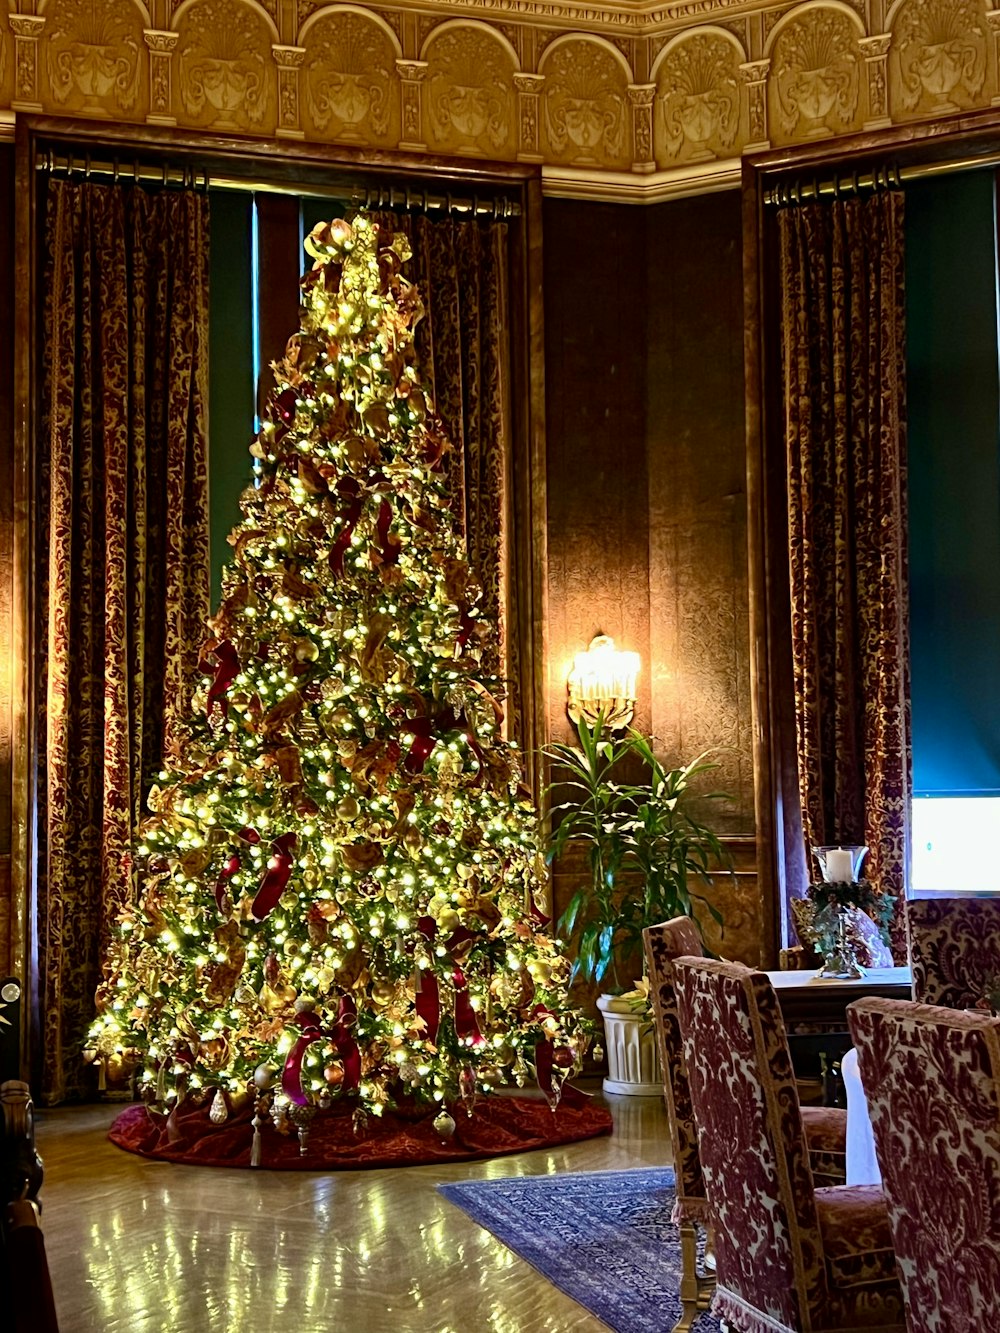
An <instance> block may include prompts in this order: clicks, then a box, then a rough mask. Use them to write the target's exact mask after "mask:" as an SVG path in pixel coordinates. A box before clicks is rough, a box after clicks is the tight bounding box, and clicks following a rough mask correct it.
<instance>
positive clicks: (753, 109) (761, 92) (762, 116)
mask: <svg viewBox="0 0 1000 1333" xmlns="http://www.w3.org/2000/svg"><path fill="white" fill-rule="evenodd" d="M770 68H771V62H770V60H748V61H747V62H746V64H745V65H741V66H740V73H741V74H742V75H743V82H744V83H745V84H746V86H747V125H748V126H749V133H750V142H749V143H748V144H745V145H744V147H743V151H744V153H752V152H756V151H757V150H758V149H761V148H770V147H771V140H770V138H769V136H768V130H767V74H768V70H769V69H770Z"/></svg>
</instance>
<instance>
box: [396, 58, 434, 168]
mask: <svg viewBox="0 0 1000 1333" xmlns="http://www.w3.org/2000/svg"><path fill="white" fill-rule="evenodd" d="M396 69H397V70H398V72H399V78H400V81H401V89H400V91H401V95H402V111H403V133H402V137H401V139H400V141H399V146H400V148H409V149H416V150H418V151H422V150H423V149H425V148H426V147H427V145H426V143H424V130H423V119H424V116H423V105H422V103H421V100H420V85H421V84H422V83H423V81H424V78H425V77H426V75H427V61H426V60H397V61H396Z"/></svg>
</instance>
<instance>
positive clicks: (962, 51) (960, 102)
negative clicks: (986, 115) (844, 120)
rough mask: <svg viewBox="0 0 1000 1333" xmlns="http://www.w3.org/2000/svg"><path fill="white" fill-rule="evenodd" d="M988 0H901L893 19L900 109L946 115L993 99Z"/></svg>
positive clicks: (899, 111) (900, 115) (915, 113)
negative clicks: (989, 71)
mask: <svg viewBox="0 0 1000 1333" xmlns="http://www.w3.org/2000/svg"><path fill="white" fill-rule="evenodd" d="M998 18H1000V14H997V13H996V12H994V14H993V20H994V22H993V24H992V25H991V24H990V20H989V15H988V14H987V11H986V5H985V3H984V0H901V2H900V3H899V4H898V5H897V7H896V12H895V16H894V18H893V22H892V30H893V45H892V67H893V71H894V74H895V80H894V82H895V83H896V86H897V88H898V96H897V105H896V107H895V113H896V115H897V117H898V118H900V119H902V118H903V117H906V116H910V115H913V116H941V115H947V114H948V113H950V112H953V111H961V110H967V109H968V108H970V107H974V106H982V105H984V103H985V104H988V103H989V96H988V95H987V94H986V72H987V65H988V63H989V45H990V43H989V31H990V26H993V30H994V32H996V31H997V29H996V26H995V25H996V20H997V19H998Z"/></svg>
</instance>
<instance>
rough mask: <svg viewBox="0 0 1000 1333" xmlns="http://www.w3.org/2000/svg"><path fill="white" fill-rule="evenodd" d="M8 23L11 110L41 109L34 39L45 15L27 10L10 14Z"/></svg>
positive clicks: (36, 39) (36, 46)
mask: <svg viewBox="0 0 1000 1333" xmlns="http://www.w3.org/2000/svg"><path fill="white" fill-rule="evenodd" d="M10 26H11V29H12V31H13V33H14V46H15V52H14V100H13V101H12V102H11V104H10V105H11V109H12V110H14V111H41V110H42V109H43V108H42V103H41V99H40V98H39V95H38V39H39V37H40V36H41V35H42V29H43V28H44V27H45V19H43V18H35V17H32V16H29V15H27V14H22V15H17V14H11V16H10Z"/></svg>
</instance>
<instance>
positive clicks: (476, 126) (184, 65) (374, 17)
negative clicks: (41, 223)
mask: <svg viewBox="0 0 1000 1333" xmlns="http://www.w3.org/2000/svg"><path fill="white" fill-rule="evenodd" d="M5 3H6V5H7V7H8V8H9V11H10V12H9V15H8V17H7V22H6V24H3V23H0V111H2V110H3V109H4V108H11V109H13V110H14V111H17V110H32V111H51V112H58V113H59V114H63V115H71V116H74V115H75V116H111V117H114V118H116V119H118V120H125V121H135V122H137V123H142V122H144V121H145V122H150V123H153V124H156V123H160V124H168V125H172V124H177V125H180V126H186V127H189V128H192V129H199V130H208V131H211V130H218V131H219V132H220V133H222V134H232V133H239V134H250V135H264V136H269V137H270V136H275V135H276V136H278V137H284V138H292V139H308V140H312V141H317V142H330V143H345V144H353V145H360V146H365V145H367V146H371V147H373V148H402V149H404V150H414V151H419V152H426V153H428V154H430V155H432V156H433V155H436V154H440V155H447V156H455V155H456V154H457V155H464V156H469V157H474V158H480V159H483V160H491V161H515V160H516V161H523V162H540V163H541V164H542V175H543V182H544V184H545V186H546V189H547V191H548V192H549V193H551V194H571V195H572V194H575V195H579V196H582V197H589V198H607V199H623V200H635V201H646V202H652V201H654V200H655V199H657V198H661V197H666V196H667V195H669V194H671V193H690V192H693V191H695V190H698V189H699V188H701V189H703V188H705V186H706V185H707V184H713V185H722V184H725V183H727V182H732V183H735V182H736V181H737V180H738V179H739V171H740V158H741V155H743V154H744V153H747V152H751V151H754V152H756V151H759V150H762V149H766V148H768V147H771V146H778V145H785V144H791V143H797V142H805V141H809V140H811V139H815V138H819V137H831V138H832V137H834V136H836V135H842V134H848V133H852V132H854V131H857V130H862V129H874V128H877V127H879V126H885V125H890V124H893V123H900V122H906V121H912V120H917V119H921V118H924V119H926V118H929V117H934V118H940V117H942V116H949V115H954V114H958V113H960V112H963V111H968V110H969V109H971V108H975V107H979V106H988V105H989V104H990V103H991V102H996V101H1000V74H998V47H1000V8H994V7H993V4H994V3H996V4H997V5H1000V0H850V2H848V0H800V2H799V3H797V4H790V3H784V4H782V3H777V4H775V3H765V2H764V0H672V2H671V0H665V2H664V3H663V4H660V5H657V4H655V3H653V4H644V5H639V4H636V3H634V2H633V0H602V2H600V3H596V4H585V3H583V0H419V3H418V0H396V2H395V3H393V4H389V3H386V4H323V3H320V2H319V0H148V3H146V4H144V3H142V0H0V12H2V7H3V5H4V4H5Z"/></svg>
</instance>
